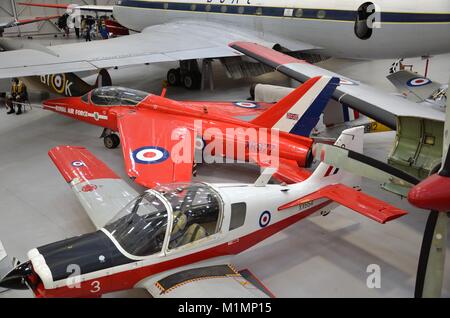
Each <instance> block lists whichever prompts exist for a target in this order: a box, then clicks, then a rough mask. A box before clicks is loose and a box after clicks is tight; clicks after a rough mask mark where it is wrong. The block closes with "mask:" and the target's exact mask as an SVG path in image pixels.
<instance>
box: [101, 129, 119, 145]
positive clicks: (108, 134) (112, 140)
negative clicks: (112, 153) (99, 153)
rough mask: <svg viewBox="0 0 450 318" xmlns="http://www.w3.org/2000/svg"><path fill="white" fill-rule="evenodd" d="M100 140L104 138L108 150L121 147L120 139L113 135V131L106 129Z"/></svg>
mask: <svg viewBox="0 0 450 318" xmlns="http://www.w3.org/2000/svg"><path fill="white" fill-rule="evenodd" d="M100 138H103V144H104V145H105V147H106V148H108V149H115V148H117V147H118V146H119V145H120V137H119V136H118V135H116V134H115V133H113V132H112V131H111V129H108V128H105V129H104V130H103V132H102V134H101V136H100Z"/></svg>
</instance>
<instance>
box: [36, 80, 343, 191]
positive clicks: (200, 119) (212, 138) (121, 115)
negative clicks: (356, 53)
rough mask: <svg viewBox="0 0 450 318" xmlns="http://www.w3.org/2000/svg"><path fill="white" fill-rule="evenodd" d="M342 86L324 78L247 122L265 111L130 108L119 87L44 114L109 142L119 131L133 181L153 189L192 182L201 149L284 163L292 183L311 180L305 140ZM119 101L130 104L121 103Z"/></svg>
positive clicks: (63, 102)
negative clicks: (93, 130)
mask: <svg viewBox="0 0 450 318" xmlns="http://www.w3.org/2000/svg"><path fill="white" fill-rule="evenodd" d="M338 82H339V79H338V78H333V77H327V76H323V77H316V78H313V79H311V80H309V81H308V82H306V83H305V84H303V85H302V86H300V87H299V88H297V89H296V90H295V91H294V92H292V93H291V94H290V95H288V96H286V97H285V98H284V99H283V100H281V101H280V102H279V103H277V104H275V105H273V106H271V107H270V109H268V110H266V111H265V112H262V113H261V114H259V115H258V116H257V117H256V118H254V119H252V120H251V121H250V122H248V121H244V120H240V119H237V118H234V117H233V116H236V115H245V114H251V113H253V114H254V108H257V107H261V106H264V105H258V104H257V103H252V102H247V101H245V102H234V103H224V102H189V101H188V102H179V101H174V100H170V99H168V98H165V97H163V96H157V95H152V94H147V93H144V92H138V94H140V96H139V97H138V99H137V100H133V101H131V102H130V98H131V97H132V96H135V95H133V94H135V92H136V91H133V90H127V89H123V88H114V87H109V88H108V87H106V88H99V89H97V90H94V91H92V92H91V93H89V94H87V95H84V96H83V97H72V98H60V99H53V100H47V101H44V102H43V108H44V109H47V110H50V111H54V112H56V113H59V114H62V115H65V116H69V117H71V118H74V119H77V120H81V121H84V122H87V123H89V124H93V125H97V126H100V127H103V128H105V129H107V131H108V132H109V134H108V135H107V136H106V137H105V138H116V139H118V137H117V135H113V137H111V132H119V133H120V136H121V146H122V151H123V154H124V160H125V167H126V171H127V174H128V176H129V177H131V178H133V179H134V180H135V182H137V183H139V184H141V185H144V186H146V187H149V188H151V187H154V186H155V185H157V184H161V183H170V182H189V181H190V180H191V178H192V173H193V162H194V161H196V162H197V163H199V161H200V160H201V158H200V160H197V158H195V150H196V149H197V150H199V151H200V152H202V153H204V154H206V155H212V156H214V157H216V158H217V157H219V158H223V157H226V158H229V159H232V160H239V161H241V160H245V161H247V162H248V161H250V162H254V163H257V164H258V165H260V166H267V165H270V164H271V161H272V159H273V158H275V156H276V157H277V160H278V156H279V164H280V168H279V171H277V173H276V174H275V177H277V178H278V179H279V180H280V181H284V182H289V183H293V182H299V181H302V180H304V179H305V178H306V177H308V176H309V173H308V172H307V171H306V170H305V171H303V170H298V169H297V168H298V167H308V166H309V165H310V164H311V159H312V154H311V146H312V143H313V140H312V139H310V138H309V137H308V136H309V134H310V132H311V130H312V129H313V128H314V127H315V125H316V124H317V122H318V120H319V118H320V114H321V113H322V111H323V109H324V108H325V106H326V104H327V103H328V100H329V98H330V96H331V94H332V93H333V91H334V90H335V89H336V86H337V85H338ZM117 94H122V95H123V96H125V97H124V98H118V99H117V98H116V97H115V96H116V95H117ZM122 95H121V96H122ZM105 145H107V143H105ZM117 146H118V143H117V144H115V146H114V147H117ZM111 148H113V147H111ZM177 156H178V157H177ZM175 158H179V160H175ZM169 159H171V160H169ZM204 161H205V162H207V163H208V162H210V161H207V160H206V159H205V160H204ZM222 161H224V160H220V162H222ZM212 162H214V161H212Z"/></svg>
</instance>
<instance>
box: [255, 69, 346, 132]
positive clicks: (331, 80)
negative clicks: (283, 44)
mask: <svg viewBox="0 0 450 318" xmlns="http://www.w3.org/2000/svg"><path fill="white" fill-rule="evenodd" d="M338 85H339V78H337V77H330V76H318V77H314V78H311V79H309V80H308V81H306V82H305V83H304V84H303V85H301V86H299V87H298V88H296V89H295V90H294V91H293V92H292V93H290V94H289V95H287V96H286V97H284V98H283V99H281V100H280V101H279V102H278V103H276V104H275V105H274V106H273V107H271V108H270V109H269V110H267V111H265V112H264V113H263V114H261V115H259V116H258V117H256V118H255V119H253V120H252V121H251V123H253V124H255V125H258V126H263V127H267V128H276V129H279V130H280V131H284V132H288V133H292V134H295V135H300V136H306V137H308V136H309V135H310V133H311V130H312V129H313V128H314V127H315V126H316V124H317V122H318V121H319V118H320V115H321V114H322V112H323V110H324V109H325V107H326V105H327V104H328V101H329V100H330V97H331V96H332V95H333V93H334V90H335V89H336V87H337V86H338Z"/></svg>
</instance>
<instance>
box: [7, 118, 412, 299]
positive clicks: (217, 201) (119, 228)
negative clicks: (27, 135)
mask: <svg viewBox="0 0 450 318" xmlns="http://www.w3.org/2000/svg"><path fill="white" fill-rule="evenodd" d="M336 145H338V146H339V147H343V146H344V147H346V148H347V149H351V150H354V151H362V147H363V128H361V127H359V128H353V129H350V130H347V131H345V132H344V133H343V134H342V136H341V137H340V138H339V139H338V141H337V143H336ZM49 155H50V157H51V158H52V160H53V162H54V163H55V165H56V166H57V168H58V169H59V171H60V172H61V174H62V175H63V177H64V179H65V180H66V181H67V182H68V183H69V184H70V185H71V187H72V189H73V191H74V192H75V194H76V195H77V197H78V198H79V200H80V202H81V203H82V205H83V207H84V208H85V209H86V212H87V213H88V215H89V216H90V217H91V220H92V221H93V223H94V224H95V226H96V227H97V229H98V230H97V231H96V232H94V233H89V234H85V235H82V236H78V237H74V238H69V239H67V240H63V241H59V242H55V243H51V244H48V245H44V246H41V247H38V248H35V249H32V250H31V251H29V252H28V257H29V261H27V262H25V263H22V264H21V265H19V266H18V267H16V268H15V269H13V270H12V271H11V272H10V273H9V274H7V275H6V276H5V277H4V278H3V279H2V280H1V281H0V286H2V287H5V288H16V289H27V288H31V289H32V291H33V292H34V294H35V295H36V297H100V296H101V295H102V294H105V293H109V292H113V291H118V290H125V289H131V288H144V289H146V290H148V292H149V293H150V294H151V295H152V296H153V297H185V298H186V297H265V296H271V293H270V292H269V291H268V290H267V289H266V288H264V286H263V285H262V284H261V283H260V282H258V280H257V279H256V278H255V277H253V276H250V277H247V278H248V280H247V279H245V278H244V277H243V275H241V274H240V273H239V272H238V271H237V270H235V269H234V267H233V266H232V265H229V264H230V261H231V257H232V256H233V255H235V254H238V253H241V252H243V251H245V250H247V249H249V248H250V247H252V246H254V245H256V244H258V243H260V242H262V241H263V240H264V239H266V238H268V237H270V236H272V235H274V234H275V233H277V232H279V231H282V230H283V229H285V228H287V227H288V226H290V225H292V224H294V223H296V222H298V221H300V220H302V219H304V218H306V217H308V216H310V215H312V214H313V213H315V212H319V211H321V210H324V209H325V210H326V209H331V208H333V207H334V206H335V204H334V203H338V204H342V205H344V206H346V207H348V208H350V209H353V210H354V211H356V212H358V213H361V214H362V215H364V216H366V217H368V218H371V219H373V220H375V221H377V222H380V223H385V222H388V221H390V220H393V219H395V218H398V217H400V216H402V215H404V214H405V212H404V211H402V210H400V209H397V208H395V207H392V206H390V205H389V204H387V203H385V202H382V201H379V200H378V199H375V198H373V197H370V196H368V195H366V194H364V193H362V192H360V191H357V190H355V189H354V188H352V187H355V186H357V184H358V181H359V178H356V179H355V178H354V177H353V176H352V175H350V174H348V173H346V172H344V171H343V170H340V171H335V170H336V169H335V168H334V167H331V166H328V165H326V164H324V163H321V164H320V165H319V166H318V167H317V169H316V170H315V171H314V173H313V174H312V175H311V176H310V177H309V178H308V179H306V180H305V181H303V182H301V183H297V184H292V185H274V184H267V183H268V181H269V179H270V177H271V174H272V172H273V171H268V170H272V169H271V168H270V169H268V170H265V172H263V174H262V175H261V176H260V177H259V178H258V180H256V182H255V183H254V184H238V185H232V184H205V183H186V184H179V183H177V184H166V185H162V186H160V187H158V188H156V189H152V190H148V191H147V192H145V193H144V194H143V195H141V196H137V193H136V192H135V191H134V190H133V189H132V188H131V187H130V186H129V185H128V184H126V183H125V182H124V181H123V180H120V178H119V177H118V176H117V175H116V174H115V173H114V172H113V171H112V170H110V169H109V168H108V167H107V166H106V165H105V164H104V163H102V162H101V161H99V160H98V159H97V158H95V157H94V156H93V155H92V154H91V153H90V152H89V151H88V150H86V149H85V148H82V147H73V146H60V147H56V148H54V149H52V150H51V151H50V152H49ZM329 170H333V173H329V172H328V171H329ZM243 198H245V199H243ZM119 210H120V211H119ZM117 211H119V212H118V213H117ZM73 264H78V268H76V267H74V266H73ZM257 286H258V287H259V288H257Z"/></svg>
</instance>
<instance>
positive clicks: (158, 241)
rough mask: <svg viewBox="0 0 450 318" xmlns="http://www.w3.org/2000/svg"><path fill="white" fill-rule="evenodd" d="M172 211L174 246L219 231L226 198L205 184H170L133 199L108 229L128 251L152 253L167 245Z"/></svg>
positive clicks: (176, 246)
mask: <svg viewBox="0 0 450 318" xmlns="http://www.w3.org/2000/svg"><path fill="white" fill-rule="evenodd" d="M169 213H170V214H171V218H172V227H171V233H170V235H169V236H168V237H169V238H168V239H169V242H168V247H169V248H170V249H174V248H178V247H180V246H183V245H186V244H188V243H192V242H194V241H197V240H200V239H202V238H204V237H207V236H209V235H212V234H214V233H216V232H218V231H219V228H220V225H221V222H220V220H221V215H222V200H221V198H220V196H219V194H218V193H217V192H216V191H215V190H214V189H212V188H211V187H210V186H208V185H206V184H203V183H190V184H179V183H177V184H167V185H163V186H160V187H157V188H156V189H154V190H149V191H147V192H145V193H144V194H142V195H140V196H138V197H137V198H135V199H134V200H132V201H131V202H130V203H128V204H127V205H126V206H125V207H124V208H123V209H122V210H121V211H120V212H119V213H118V214H117V215H116V217H114V218H113V219H112V220H111V221H110V222H109V223H108V224H107V225H106V226H105V229H106V230H107V231H108V232H109V233H110V234H111V235H112V236H113V237H114V238H115V239H116V240H117V242H118V243H119V244H120V246H121V247H122V248H123V249H124V250H125V251H126V252H127V253H129V254H132V255H135V256H148V255H152V254H155V253H159V252H161V250H162V248H163V245H164V240H165V237H166V232H167V230H168V229H167V228H168V226H167V224H168V219H169Z"/></svg>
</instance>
